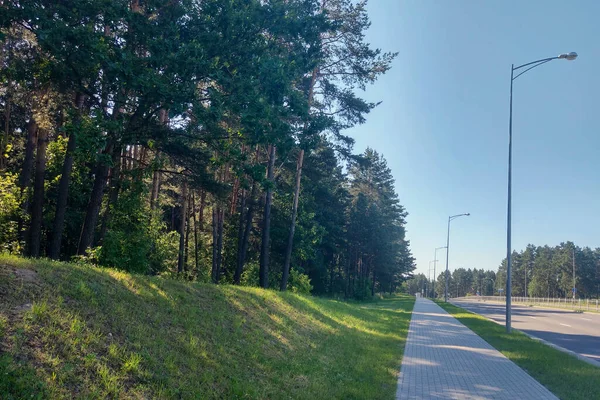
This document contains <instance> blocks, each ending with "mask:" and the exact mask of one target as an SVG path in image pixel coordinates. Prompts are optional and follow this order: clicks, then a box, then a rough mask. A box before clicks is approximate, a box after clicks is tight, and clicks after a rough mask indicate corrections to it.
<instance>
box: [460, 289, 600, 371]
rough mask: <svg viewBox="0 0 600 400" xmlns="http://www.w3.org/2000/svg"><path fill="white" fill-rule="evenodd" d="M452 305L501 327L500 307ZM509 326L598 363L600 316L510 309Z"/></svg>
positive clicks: (468, 303) (473, 302)
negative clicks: (496, 323) (510, 322)
mask: <svg viewBox="0 0 600 400" xmlns="http://www.w3.org/2000/svg"><path fill="white" fill-rule="evenodd" d="M453 303H455V304H456V305H458V306H460V307H462V308H465V309H467V310H469V311H472V312H474V313H477V314H480V315H483V316H484V317H487V318H489V319H492V320H494V321H496V322H499V323H501V324H504V321H505V306H504V304H499V303H489V302H482V301H481V302H480V301H477V300H468V299H456V300H453ZM512 326H513V328H515V329H518V330H520V331H523V332H526V333H528V334H530V335H532V336H535V337H538V338H540V339H544V340H546V341H548V342H550V343H553V344H555V345H557V346H560V347H564V348H565V349H567V350H571V351H573V352H575V353H578V354H580V355H582V356H584V357H588V358H590V359H592V360H595V361H598V362H600V314H595V313H576V312H573V311H570V310H556V309H548V308H536V307H527V306H515V305H513V306H512Z"/></svg>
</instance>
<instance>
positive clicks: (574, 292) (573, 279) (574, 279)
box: [573, 247, 575, 301]
mask: <svg viewBox="0 0 600 400" xmlns="http://www.w3.org/2000/svg"><path fill="white" fill-rule="evenodd" d="M573 301H575V247H573Z"/></svg>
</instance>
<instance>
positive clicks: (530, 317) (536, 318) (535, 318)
mask: <svg viewBox="0 0 600 400" xmlns="http://www.w3.org/2000/svg"><path fill="white" fill-rule="evenodd" d="M529 318H533V319H537V317H532V316H531V315H530V316H529Z"/></svg>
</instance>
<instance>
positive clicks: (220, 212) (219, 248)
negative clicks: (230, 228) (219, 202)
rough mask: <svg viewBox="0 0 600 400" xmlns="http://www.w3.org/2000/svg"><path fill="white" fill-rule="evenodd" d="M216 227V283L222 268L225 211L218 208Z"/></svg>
mask: <svg viewBox="0 0 600 400" xmlns="http://www.w3.org/2000/svg"><path fill="white" fill-rule="evenodd" d="M217 214H218V221H217V223H218V226H217V272H216V283H219V280H220V279H221V269H222V266H223V220H224V219H225V209H223V208H221V207H218V208H217Z"/></svg>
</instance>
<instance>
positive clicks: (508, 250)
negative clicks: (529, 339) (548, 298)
mask: <svg viewBox="0 0 600 400" xmlns="http://www.w3.org/2000/svg"><path fill="white" fill-rule="evenodd" d="M576 58H577V53H575V52H571V53H563V54H561V55H558V56H556V57H550V58H542V59H541V60H537V61H532V62H529V63H527V64H523V65H519V66H518V67H515V65H514V64H512V65H511V69H510V114H509V120H508V207H507V209H508V212H507V223H506V331H507V332H509V333H510V326H511V298H510V297H511V295H512V291H511V266H512V259H511V258H512V257H511V256H512V248H511V243H510V240H511V205H512V194H511V192H512V103H513V102H512V99H513V82H514V81H515V79H517V78H518V77H520V76H521V75H523V74H524V73H525V72H527V71H529V70H531V69H533V68H535V67H539V66H540V65H542V64H546V63H547V62H550V61H552V60H558V59H562V60H569V61H572V60H574V59H576ZM524 67H529V68H527V69H525V70H524V71H522V72H520V73H518V74H517V75H516V76H515V71H517V70H519V69H521V68H524Z"/></svg>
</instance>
